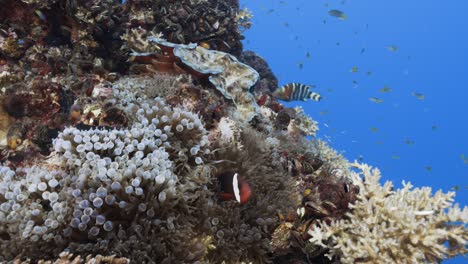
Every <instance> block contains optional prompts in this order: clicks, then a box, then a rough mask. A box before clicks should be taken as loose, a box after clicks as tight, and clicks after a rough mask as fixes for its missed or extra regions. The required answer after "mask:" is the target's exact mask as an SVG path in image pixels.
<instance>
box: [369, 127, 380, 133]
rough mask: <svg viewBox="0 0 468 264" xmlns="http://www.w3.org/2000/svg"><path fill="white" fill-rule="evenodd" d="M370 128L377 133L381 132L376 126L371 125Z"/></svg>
mask: <svg viewBox="0 0 468 264" xmlns="http://www.w3.org/2000/svg"><path fill="white" fill-rule="evenodd" d="M370 130H371V131H372V132H375V133H378V132H379V129H378V128H376V127H371V128H370Z"/></svg>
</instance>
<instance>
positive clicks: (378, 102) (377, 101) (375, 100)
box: [369, 97, 384, 104]
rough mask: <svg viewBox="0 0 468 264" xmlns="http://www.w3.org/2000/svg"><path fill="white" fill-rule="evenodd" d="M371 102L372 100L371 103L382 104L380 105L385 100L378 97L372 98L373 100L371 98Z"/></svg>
mask: <svg viewBox="0 0 468 264" xmlns="http://www.w3.org/2000/svg"><path fill="white" fill-rule="evenodd" d="M369 100H371V102H374V103H376V104H380V103H383V102H384V100H382V99H380V98H377V97H371V98H369Z"/></svg>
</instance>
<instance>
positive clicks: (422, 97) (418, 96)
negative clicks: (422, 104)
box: [411, 92, 425, 100]
mask: <svg viewBox="0 0 468 264" xmlns="http://www.w3.org/2000/svg"><path fill="white" fill-rule="evenodd" d="M411 95H412V96H414V97H416V98H418V99H419V100H424V98H425V96H424V94H422V93H418V92H412V93H411Z"/></svg>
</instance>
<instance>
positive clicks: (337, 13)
mask: <svg viewBox="0 0 468 264" xmlns="http://www.w3.org/2000/svg"><path fill="white" fill-rule="evenodd" d="M328 14H329V15H330V16H332V17H336V18H338V19H340V20H346V19H348V16H346V15H345V13H343V12H342V11H340V10H336V9H332V10H330V11H328Z"/></svg>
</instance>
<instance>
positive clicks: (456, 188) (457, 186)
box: [452, 185, 460, 191]
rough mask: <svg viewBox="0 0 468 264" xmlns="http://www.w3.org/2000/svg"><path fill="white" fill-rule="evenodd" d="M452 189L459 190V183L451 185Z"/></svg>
mask: <svg viewBox="0 0 468 264" xmlns="http://www.w3.org/2000/svg"><path fill="white" fill-rule="evenodd" d="M452 189H453V190H454V191H459V190H460V185H455V186H453V187H452Z"/></svg>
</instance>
